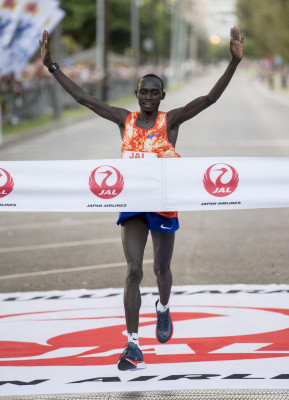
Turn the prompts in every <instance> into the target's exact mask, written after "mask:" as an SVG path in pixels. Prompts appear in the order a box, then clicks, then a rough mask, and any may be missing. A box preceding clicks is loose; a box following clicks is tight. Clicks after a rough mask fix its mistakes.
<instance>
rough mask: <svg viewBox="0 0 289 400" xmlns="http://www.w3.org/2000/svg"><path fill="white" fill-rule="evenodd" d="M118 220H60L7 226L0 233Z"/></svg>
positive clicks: (1, 228) (1, 227) (0, 227)
mask: <svg viewBox="0 0 289 400" xmlns="http://www.w3.org/2000/svg"><path fill="white" fill-rule="evenodd" d="M115 221H116V218H100V219H95V220H60V221H53V222H35V223H29V224H17V225H5V226H0V232H7V230H9V229H13V230H20V229H37V228H49V227H55V226H57V227H60V226H76V225H89V224H90V225H96V226H97V225H98V224H106V223H113V222H115Z"/></svg>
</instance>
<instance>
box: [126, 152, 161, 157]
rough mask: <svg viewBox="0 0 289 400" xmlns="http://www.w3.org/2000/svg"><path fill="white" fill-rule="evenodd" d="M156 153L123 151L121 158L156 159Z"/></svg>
mask: <svg viewBox="0 0 289 400" xmlns="http://www.w3.org/2000/svg"><path fill="white" fill-rule="evenodd" d="M157 157H158V156H157V154H156V153H146V152H143V151H124V152H123V155H122V158H157Z"/></svg>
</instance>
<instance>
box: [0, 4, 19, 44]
mask: <svg viewBox="0 0 289 400" xmlns="http://www.w3.org/2000/svg"><path fill="white" fill-rule="evenodd" d="M24 3H25V0H0V37H1V40H0V49H1V51H3V50H4V49H5V48H6V47H7V46H8V45H9V43H10V41H11V39H12V37H13V34H14V31H15V29H16V27H17V24H18V22H19V18H20V14H21V11H22V9H23V6H24Z"/></svg>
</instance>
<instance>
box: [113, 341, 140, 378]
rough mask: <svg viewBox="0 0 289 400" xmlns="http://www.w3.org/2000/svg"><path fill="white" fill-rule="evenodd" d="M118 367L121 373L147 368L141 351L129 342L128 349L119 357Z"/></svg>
mask: <svg viewBox="0 0 289 400" xmlns="http://www.w3.org/2000/svg"><path fill="white" fill-rule="evenodd" d="M117 367H118V369H119V370H120V371H133V370H136V369H144V368H146V365H145V362H144V360H143V355H142V351H141V349H140V348H139V347H138V346H137V345H136V344H134V343H132V342H128V344H127V346H126V349H125V350H124V352H123V353H122V355H121V356H120V357H119V362H118V364H117Z"/></svg>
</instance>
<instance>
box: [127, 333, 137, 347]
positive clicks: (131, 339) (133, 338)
mask: <svg viewBox="0 0 289 400" xmlns="http://www.w3.org/2000/svg"><path fill="white" fill-rule="evenodd" d="M127 336H128V341H129V342H132V343H134V344H136V345H137V347H139V342H138V333H128V335H127Z"/></svg>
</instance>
